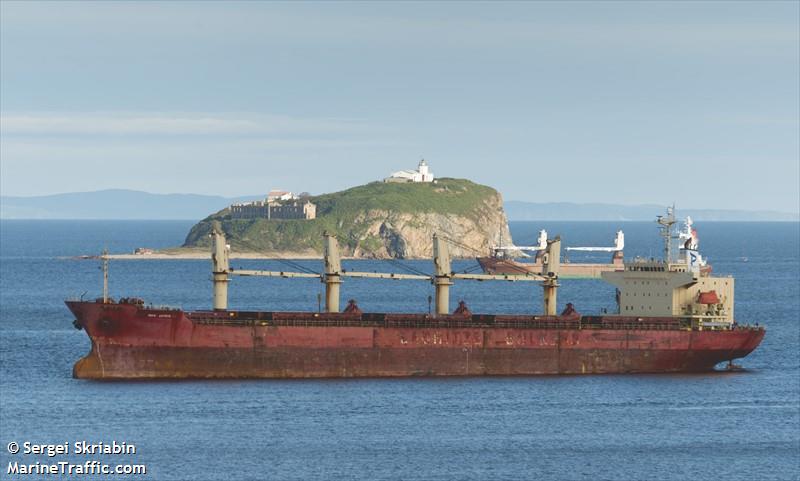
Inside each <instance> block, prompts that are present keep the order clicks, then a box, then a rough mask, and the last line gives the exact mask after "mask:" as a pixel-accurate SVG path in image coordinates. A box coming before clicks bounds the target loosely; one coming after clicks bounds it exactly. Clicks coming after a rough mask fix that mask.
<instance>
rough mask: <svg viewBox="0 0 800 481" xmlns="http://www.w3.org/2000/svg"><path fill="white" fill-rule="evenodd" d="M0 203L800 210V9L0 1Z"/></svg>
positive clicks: (777, 5) (758, 5)
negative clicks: (361, 196)
mask: <svg viewBox="0 0 800 481" xmlns="http://www.w3.org/2000/svg"><path fill="white" fill-rule="evenodd" d="M0 21H1V22H2V25H1V26H0V27H1V28H0V82H1V83H0V113H1V114H2V119H0V120H1V122H0V189H1V190H2V194H3V195H38V194H48V193H55V192H69V191H87V190H98V189H105V188H130V189H138V190H146V191H150V192H161V193H170V192H193V193H209V194H222V195H228V196H234V195H243V194H247V195H249V194H260V193H264V192H266V191H268V190H270V189H271V188H285V189H291V190H294V191H310V192H312V193H321V192H328V191H334V190H340V189H343V188H346V187H348V186H352V185H356V184H361V183H365V182H368V181H371V180H377V179H380V178H382V177H384V176H386V175H388V174H389V173H390V172H391V171H393V170H399V169H405V168H412V167H414V166H415V165H416V163H417V162H418V161H419V159H420V157H421V156H424V157H425V158H426V159H427V160H428V161H429V164H430V166H431V169H432V170H433V172H434V173H435V174H436V175H438V176H448V177H466V178H469V179H472V180H475V181H477V182H481V183H485V184H488V185H491V186H493V187H495V188H497V189H498V190H500V191H501V192H502V193H503V195H504V197H505V198H506V199H507V200H526V201H536V202H543V201H573V202H618V203H627V204H635V203H650V202H655V203H661V204H667V203H672V202H673V201H675V202H677V203H678V205H679V206H682V207H687V208H688V207H693V208H744V209H773V210H782V211H792V212H797V211H798V210H800V206H799V204H800V33H799V32H800V3H798V2H794V1H786V2H773V3H769V2H753V3H748V2H731V3H725V2H721V1H715V2H709V3H695V2H663V3H653V2H641V3H635V2H628V1H624V2H608V3H601V2H566V3H559V4H557V3H545V2H529V3H522V2H517V3H475V2H470V3H457V2H445V3H418V2H406V3H396V4H392V3H386V2H377V3H334V2H325V3H275V2H243V3H230V2H226V3H211V2H200V3H189V2H175V3H165V2H158V3H150V2H148V3H144V2H142V3H116V2H113V3H103V2H86V3H66V2H57V3H14V2H9V1H2V2H0Z"/></svg>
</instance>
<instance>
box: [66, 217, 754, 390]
mask: <svg viewBox="0 0 800 481" xmlns="http://www.w3.org/2000/svg"><path fill="white" fill-rule="evenodd" d="M659 223H660V224H661V226H662V235H664V236H665V244H666V247H665V256H664V259H663V260H652V259H650V260H645V259H635V260H633V261H632V262H630V263H626V264H625V265H624V269H622V270H619V271H613V272H604V273H603V278H604V279H605V280H607V281H608V282H611V283H612V284H614V285H615V286H617V305H618V312H617V313H615V314H602V315H581V314H579V313H578V312H577V311H576V309H575V307H574V306H573V305H572V304H566V307H565V308H564V309H563V310H562V312H560V313H557V311H556V301H557V289H558V285H559V281H558V273H559V270H560V267H561V266H560V248H561V247H560V242H561V240H560V239H559V238H555V239H553V240H548V241H547V245H546V248H545V250H544V254H543V258H542V265H543V270H542V272H541V273H538V274H534V273H525V274H514V275H510V274H502V275H501V274H457V273H454V272H453V271H452V269H451V266H450V257H449V252H448V247H447V242H446V241H445V240H444V239H443V238H441V237H437V236H434V237H433V247H434V259H433V260H434V262H433V267H434V272H433V274H432V275H430V276H427V275H412V274H395V273H377V272H352V271H345V270H344V269H342V266H341V261H340V257H339V252H338V244H337V242H336V239H335V237H333V236H330V235H326V236H325V239H324V240H325V242H324V259H323V261H324V272H322V273H320V274H315V273H308V272H276V271H258V270H238V269H237V270H234V269H231V268H230V266H229V263H228V250H229V247H228V246H227V244H226V240H225V236H224V233H223V232H222V231H221V229H220V228H219V226H215V227H214V229H213V231H212V234H211V237H212V243H211V244H212V256H211V258H212V283H213V309H210V310H201V311H184V310H181V309H173V308H165V307H157V306H151V305H146V304H145V302H144V301H143V300H141V299H136V298H122V299H119V300H118V301H115V300H113V299H111V298H110V297H109V295H108V269H107V262H108V260H107V256H103V260H104V262H103V266H104V269H103V273H104V276H103V278H104V284H103V297H101V298H98V299H96V300H91V301H90V300H68V301H66V304H67V306H68V308H69V309H70V311H72V313H74V315H75V317H76V319H75V321H74V325H75V327H76V328H78V329H83V330H85V331H86V333H87V334H88V336H89V338H90V339H91V343H92V346H91V351H90V352H89V354H88V355H86V356H85V357H83V358H82V359H80V360H78V362H77V363H76V364H75V366H74V368H73V376H74V377H76V378H83V379H190V378H336V377H402V376H485V375H490V376H508V375H541V374H599V373H667V372H701V371H712V370H715V368H716V366H717V365H718V364H721V363H725V362H727V363H728V364H729V366H732V365H733V360H735V359H738V358H742V357H744V356H747V355H748V354H749V353H750V352H751V351H753V350H754V349H755V348H756V347H757V346H758V345H759V343H760V342H761V340H762V339H763V337H764V334H765V329H764V327H758V326H747V325H743V324H739V323H737V322H736V321H735V320H734V310H733V307H734V279H733V278H731V277H711V276H710V275H709V273H708V272H705V273H704V272H703V271H702V270H701V265H702V264H703V260H702V257H701V256H700V254H699V253H698V252H697V251H696V250H693V249H690V248H689V247H693V246H691V245H689V244H688V243H687V244H686V245H685V246H684V248H681V249H680V252H677V253H675V254H677V255H675V256H673V254H672V247H671V239H672V238H673V235H672V232H671V229H672V224H674V223H675V221H674V216H672V215H671V213H670V215H668V216H667V217H666V218H660V219H659ZM237 275H239V276H271V277H284V278H292V277H319V278H320V279H321V281H322V282H323V283H324V284H325V291H326V292H325V309H324V312H323V311H322V310H320V312H276V311H240V310H233V309H229V308H228V305H227V294H228V283H229V282H230V280H231V278H232V277H233V276H237ZM347 277H364V278H376V279H395V280H425V281H429V282H431V283H432V284H433V285H434V290H435V299H436V301H435V310H434V311H433V312H431V313H428V314H426V313H380V312H362V310H361V309H360V308H359V307H358V305H357V303H356V302H355V301H352V300H351V301H350V302H349V303H348V304H347V306H346V308H345V309H344V310H342V311H340V308H339V296H340V292H339V291H340V287H341V284H342V282H343V279H345V278H347ZM455 280H481V281H487V280H503V281H523V282H525V281H532V282H537V283H540V284H541V286H542V288H543V302H544V312H543V313H542V314H540V315H536V314H519V315H505V314H473V313H472V312H470V310H469V308H468V307H467V305H466V304H465V303H464V302H463V301H462V302H459V304H458V308H457V309H455V311H454V312H449V303H450V302H449V301H450V297H449V288H450V286H451V285H452V284H453V282H454V281H455ZM287 282H288V281H287Z"/></svg>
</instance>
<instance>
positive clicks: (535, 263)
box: [475, 229, 625, 279]
mask: <svg viewBox="0 0 800 481" xmlns="http://www.w3.org/2000/svg"><path fill="white" fill-rule="evenodd" d="M624 247H625V234H624V233H623V232H622V231H621V230H619V231H617V234H616V236H615V237H614V246H613V247H567V248H566V249H565V250H567V251H582V252H610V253H611V262H609V263H599V262H591V263H572V262H569V260H568V259H567V258H564V259H562V260H561V270H560V271H559V276H560V277H561V278H562V279H599V278H601V276H602V273H603V272H608V271H617V270H624V267H625V266H624V265H623V264H624V255H623V248H624ZM546 249H547V231H546V230H544V229H542V230H541V231H539V239H538V242H537V244H536V245H535V246H516V245H513V244H512V245H502V243H501V244H500V245H499V246H496V247H492V248H491V249H490V251H489V255H488V256H483V257H476V258H475V260H476V261H478V264H479V265H480V266H481V268H482V269H483V272H485V273H487V274H537V273H540V272H542V269H543V268H544V266H543V264H542V256H543V255H544V252H545V250H546ZM528 252H532V253H533V255H529V254H527V253H528ZM518 257H523V258H532V261H530V262H523V261H519V260H517V258H518Z"/></svg>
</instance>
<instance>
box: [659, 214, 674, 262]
mask: <svg viewBox="0 0 800 481" xmlns="http://www.w3.org/2000/svg"><path fill="white" fill-rule="evenodd" d="M656 222H658V224H659V225H660V226H661V227H660V229H661V237H663V238H664V262H666V263H670V262H672V226H673V225H675V222H676V221H675V205H674V204H673V205H672V207H667V215H666V216H661V215H659V216H656Z"/></svg>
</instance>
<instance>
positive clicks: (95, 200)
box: [0, 189, 264, 220]
mask: <svg viewBox="0 0 800 481" xmlns="http://www.w3.org/2000/svg"><path fill="white" fill-rule="evenodd" d="M263 198H264V196H249V197H222V196H216V195H200V194H150V193H148V192H140V191H136V190H123V189H110V190H98V191H95V192H74V193H69V194H54V195H44V196H39V197H6V196H3V197H0V218H3V219H120V220H137V219H142V220H144V219H147V220H162V219H187V220H200V219H204V218H205V217H207V216H208V215H209V214H212V213H214V212H217V211H219V210H221V209H224V208H225V207H228V206H229V205H231V204H232V203H234V202H242V201H248V200H254V199H263Z"/></svg>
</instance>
